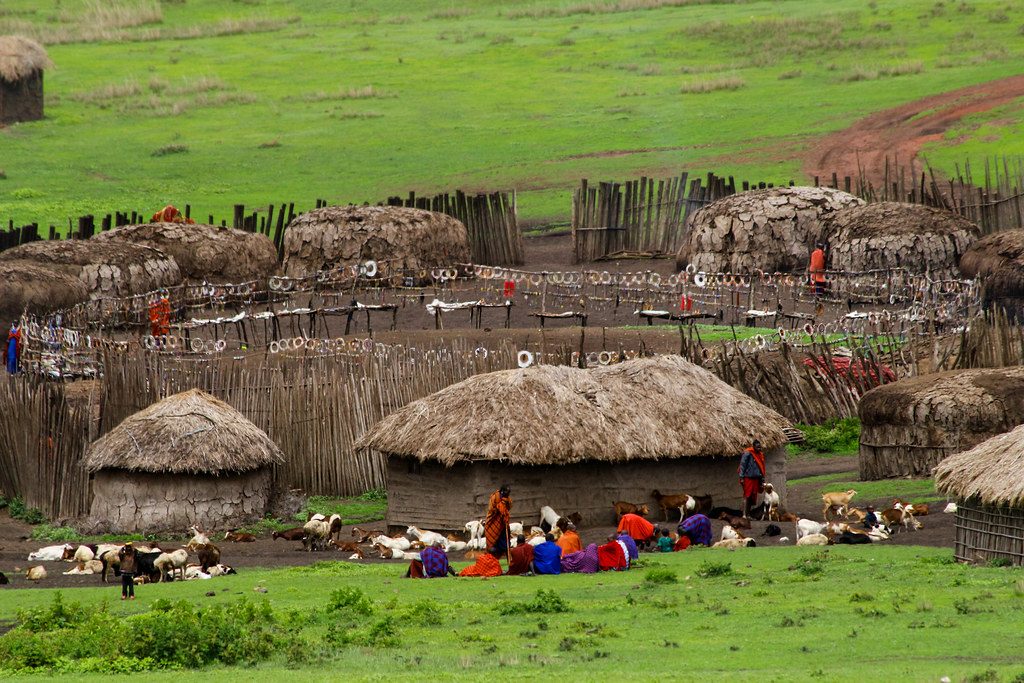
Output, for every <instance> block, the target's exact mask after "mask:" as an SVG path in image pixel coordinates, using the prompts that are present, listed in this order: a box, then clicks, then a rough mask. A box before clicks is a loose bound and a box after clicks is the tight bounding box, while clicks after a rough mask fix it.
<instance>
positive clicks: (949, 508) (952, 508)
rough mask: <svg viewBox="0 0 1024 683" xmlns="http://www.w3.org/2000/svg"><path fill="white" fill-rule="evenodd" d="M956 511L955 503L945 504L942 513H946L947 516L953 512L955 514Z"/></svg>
mask: <svg viewBox="0 0 1024 683" xmlns="http://www.w3.org/2000/svg"><path fill="white" fill-rule="evenodd" d="M956 510H957V507H956V503H947V504H946V507H945V509H944V510H943V512H946V513H948V514H953V513H954V512H956Z"/></svg>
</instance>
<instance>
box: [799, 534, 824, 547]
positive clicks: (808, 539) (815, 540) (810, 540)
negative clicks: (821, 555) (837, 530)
mask: <svg viewBox="0 0 1024 683" xmlns="http://www.w3.org/2000/svg"><path fill="white" fill-rule="evenodd" d="M796 544H797V545H828V536H826V535H825V534H807V535H806V536H804V537H803V538H800V539H799V540H797V542H796Z"/></svg>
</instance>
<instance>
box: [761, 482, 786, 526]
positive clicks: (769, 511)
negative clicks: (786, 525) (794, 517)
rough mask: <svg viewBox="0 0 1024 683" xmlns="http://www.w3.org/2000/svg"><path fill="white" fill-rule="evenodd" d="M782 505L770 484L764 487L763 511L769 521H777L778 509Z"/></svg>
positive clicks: (780, 499)
mask: <svg viewBox="0 0 1024 683" xmlns="http://www.w3.org/2000/svg"><path fill="white" fill-rule="evenodd" d="M781 505H782V498H781V497H780V496H779V494H778V492H777V491H776V490H775V487H774V486H772V485H771V484H765V485H764V509H765V515H767V517H768V519H769V520H773V519H774V520H778V519H779V507H780V506H781Z"/></svg>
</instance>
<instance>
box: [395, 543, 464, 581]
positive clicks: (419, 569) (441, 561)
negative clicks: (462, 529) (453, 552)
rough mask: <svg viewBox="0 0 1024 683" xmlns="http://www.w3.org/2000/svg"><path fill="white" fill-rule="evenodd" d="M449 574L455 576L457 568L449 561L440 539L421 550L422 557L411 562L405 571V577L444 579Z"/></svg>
mask: <svg viewBox="0 0 1024 683" xmlns="http://www.w3.org/2000/svg"><path fill="white" fill-rule="evenodd" d="M449 574H451V575H452V576H455V570H454V569H452V566H451V565H450V564H449V563H448V554H447V553H446V552H445V551H444V548H442V547H441V542H440V541H438V542H437V543H435V544H434V545H432V546H429V547H427V548H424V549H423V550H421V551H420V559H418V560H413V561H412V562H410V563H409V571H407V572H406V573H405V578H407V579H408V578H412V579H442V578H444V577H446V576H448V575H449Z"/></svg>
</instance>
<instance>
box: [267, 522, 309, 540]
mask: <svg viewBox="0 0 1024 683" xmlns="http://www.w3.org/2000/svg"><path fill="white" fill-rule="evenodd" d="M305 535H306V530H305V529H303V528H302V527H301V526H297V527H295V528H294V529H285V530H284V531H275V532H274V533H272V534H271V536H273V537H274V540H277V539H279V538H283V539H284V540H286V541H301V540H302V538H303V537H304V536H305Z"/></svg>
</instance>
